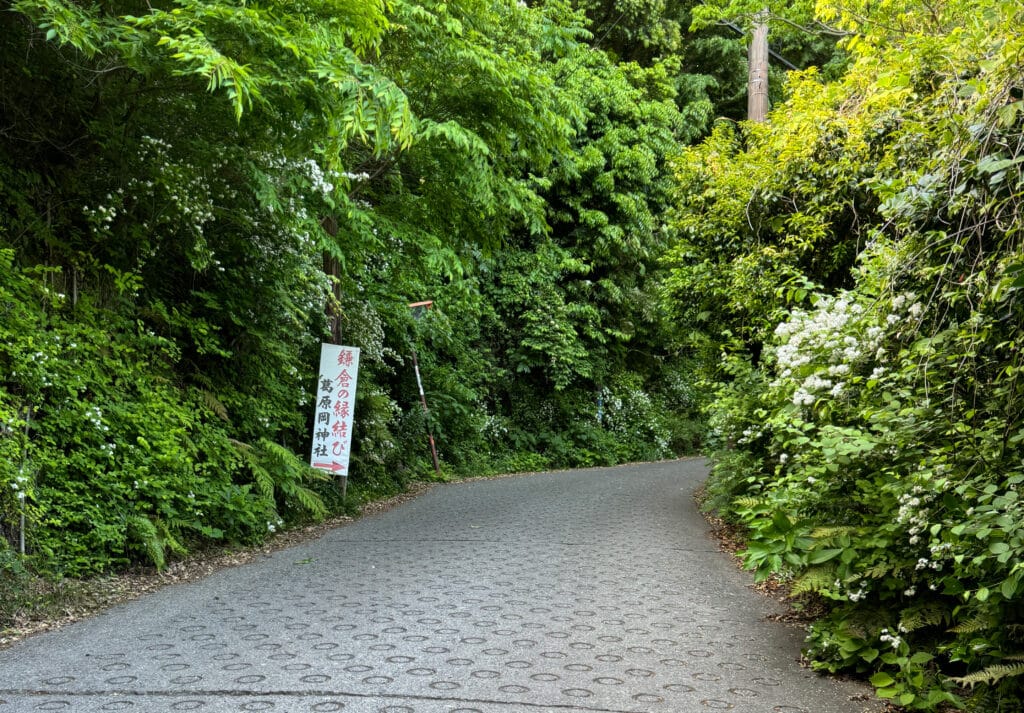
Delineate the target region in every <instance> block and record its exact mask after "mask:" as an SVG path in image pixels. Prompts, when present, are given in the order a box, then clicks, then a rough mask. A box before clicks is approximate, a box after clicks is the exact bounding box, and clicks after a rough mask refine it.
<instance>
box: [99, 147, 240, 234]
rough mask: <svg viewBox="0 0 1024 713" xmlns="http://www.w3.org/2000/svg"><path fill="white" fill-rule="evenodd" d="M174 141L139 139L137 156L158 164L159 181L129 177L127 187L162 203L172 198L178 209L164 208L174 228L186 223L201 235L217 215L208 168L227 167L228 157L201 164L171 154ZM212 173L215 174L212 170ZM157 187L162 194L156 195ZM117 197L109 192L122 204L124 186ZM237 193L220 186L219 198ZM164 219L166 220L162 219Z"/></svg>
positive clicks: (155, 164)
mask: <svg viewBox="0 0 1024 713" xmlns="http://www.w3.org/2000/svg"><path fill="white" fill-rule="evenodd" d="M171 152H172V146H171V144H170V143H169V142H168V141H166V140H164V139H161V138H157V137H153V136H143V137H142V141H141V142H140V143H139V152H138V158H139V160H140V161H141V162H144V163H147V164H149V165H151V166H154V167H155V168H156V172H155V175H156V176H159V178H158V179H157V180H156V181H153V180H140V179H137V178H131V179H129V181H128V183H127V188H128V191H129V193H130V194H131V195H134V196H147V197H150V198H158V197H159V199H160V201H161V203H164V204H166V202H169V203H170V204H172V205H173V206H174V207H175V208H176V209H177V211H176V214H168V213H166V212H162V214H163V215H164V216H165V218H166V219H167V220H168V221H173V225H174V226H175V228H177V227H179V226H183V227H186V228H190V229H191V230H192V232H193V234H195V235H197V236H202V234H203V228H204V226H205V225H206V224H207V223H209V222H211V221H212V220H213V219H214V212H213V211H214V204H213V194H214V191H213V190H212V189H211V186H210V180H209V177H208V175H207V173H208V171H212V172H216V171H218V170H220V169H223V168H226V167H227V166H228V162H227V161H226V160H221V161H217V160H214V161H213V162H212V163H211V164H210V166H209V167H208V169H207V168H206V167H199V166H196V165H195V164H192V163H189V162H187V161H184V162H183V161H179V160H178V159H176V158H174V157H173V156H172V155H171ZM211 175H212V174H211ZM157 190H160V191H161V194H160V195H159V196H157ZM117 193H118V194H121V195H118V196H117V197H116V198H115V197H114V196H112V195H111V194H108V195H107V198H108V199H109V200H116V201H120V202H121V203H122V205H123V201H124V197H123V194H124V190H123V189H118V191H117ZM236 197H237V192H236V191H230V190H228V189H226V188H224V187H223V185H222V187H221V189H220V191H219V193H218V198H221V199H223V198H230V199H234V198H236ZM161 222H164V221H161ZM142 227H143V228H146V229H150V228H152V227H154V226H150V225H149V224H148V222H143V223H142Z"/></svg>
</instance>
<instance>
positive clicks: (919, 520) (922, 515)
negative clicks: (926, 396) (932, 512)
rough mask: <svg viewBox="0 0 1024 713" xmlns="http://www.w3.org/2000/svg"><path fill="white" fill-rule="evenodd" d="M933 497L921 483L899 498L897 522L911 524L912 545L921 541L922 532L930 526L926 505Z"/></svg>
mask: <svg viewBox="0 0 1024 713" xmlns="http://www.w3.org/2000/svg"><path fill="white" fill-rule="evenodd" d="M932 497H933V496H932V495H931V494H930V493H927V492H925V489H924V488H922V487H921V486H920V485H915V486H914V487H913V488H912V489H911V491H910V492H909V493H903V494H902V495H900V496H899V498H898V500H897V502H899V504H900V508H899V510H897V511H896V522H897V523H898V524H900V525H910V529H909V530H908V532H909V533H910V544H911V545H916V544H918V543H919V542H920V541H921V533H922V532H924V531H925V528H927V527H928V508H927V507H925V506H926V505H927V504H928V503H929V502H930V501H931V499H932ZM918 569H920V568H918Z"/></svg>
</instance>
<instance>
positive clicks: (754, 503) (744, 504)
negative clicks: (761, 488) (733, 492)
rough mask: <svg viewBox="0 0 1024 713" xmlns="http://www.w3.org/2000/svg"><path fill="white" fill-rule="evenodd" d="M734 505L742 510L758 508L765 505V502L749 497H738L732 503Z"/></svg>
mask: <svg viewBox="0 0 1024 713" xmlns="http://www.w3.org/2000/svg"><path fill="white" fill-rule="evenodd" d="M732 504H733V505H735V506H738V507H741V508H747V509H750V508H756V507H758V506H759V505H764V504H765V503H764V500H761V499H760V498H752V497H750V496H749V495H744V496H741V497H738V498H736V499H734V500H733V501H732Z"/></svg>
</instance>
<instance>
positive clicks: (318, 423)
mask: <svg viewBox="0 0 1024 713" xmlns="http://www.w3.org/2000/svg"><path fill="white" fill-rule="evenodd" d="M358 376H359V348H358V347H343V346H340V345H337V344H322V345H321V346H320V374H319V376H318V377H317V392H316V418H314V419H313V447H312V452H311V453H310V456H309V464H310V465H311V466H313V467H314V468H319V469H320V470H327V471H330V472H332V473H334V474H336V475H341V476H344V477H347V476H348V457H349V451H350V450H351V447H352V417H353V411H354V410H355V402H356V379H357V377H358Z"/></svg>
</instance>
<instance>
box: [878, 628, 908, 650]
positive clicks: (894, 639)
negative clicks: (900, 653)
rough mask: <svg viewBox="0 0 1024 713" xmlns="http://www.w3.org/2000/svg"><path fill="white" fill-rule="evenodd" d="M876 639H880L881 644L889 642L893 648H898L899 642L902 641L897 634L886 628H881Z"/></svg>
mask: <svg viewBox="0 0 1024 713" xmlns="http://www.w3.org/2000/svg"><path fill="white" fill-rule="evenodd" d="M878 640H879V641H881V642H882V643H883V644H889V645H890V646H892V647H893V648H894V649H898V648H899V647H900V644H902V643H903V639H902V638H900V637H899V635H897V634H890V633H889V630H888V629H882V633H881V635H880V636H879V637H878Z"/></svg>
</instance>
